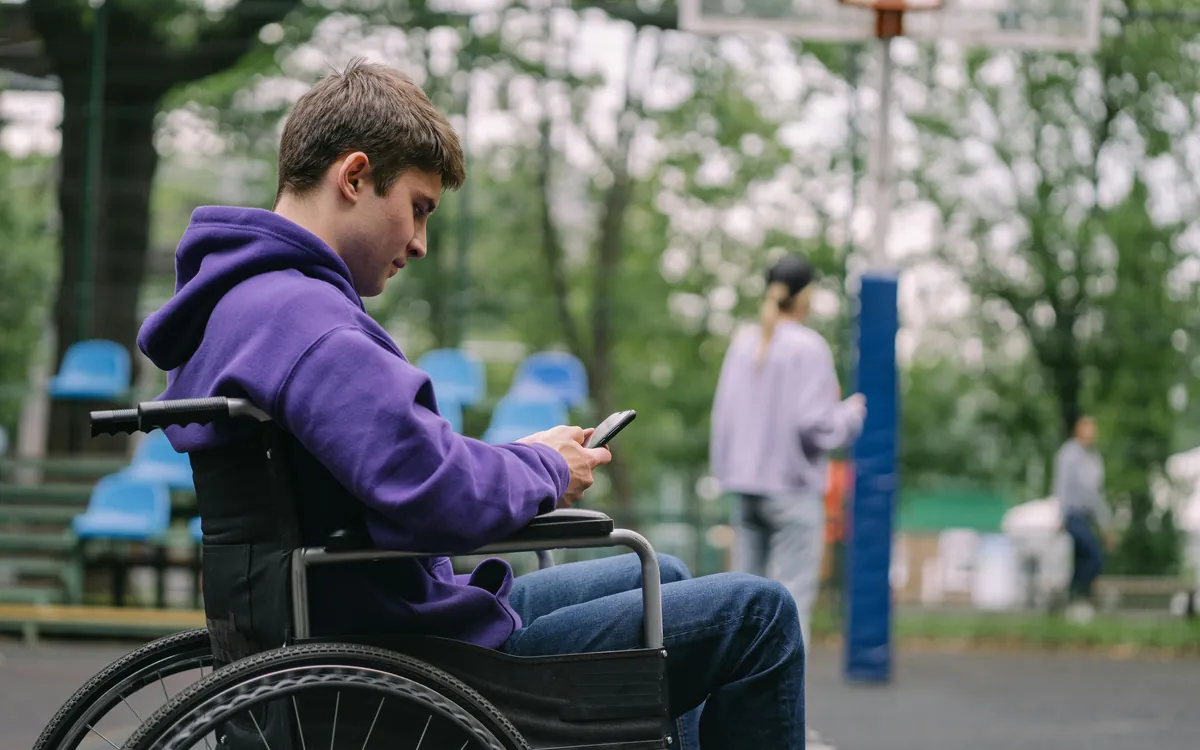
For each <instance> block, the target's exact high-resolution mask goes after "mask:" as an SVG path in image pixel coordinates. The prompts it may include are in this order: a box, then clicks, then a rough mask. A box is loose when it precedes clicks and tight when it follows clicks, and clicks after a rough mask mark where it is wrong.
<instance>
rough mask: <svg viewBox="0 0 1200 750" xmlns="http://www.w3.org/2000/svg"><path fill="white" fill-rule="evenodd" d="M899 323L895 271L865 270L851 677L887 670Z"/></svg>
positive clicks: (852, 539)
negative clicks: (863, 417)
mask: <svg viewBox="0 0 1200 750" xmlns="http://www.w3.org/2000/svg"><path fill="white" fill-rule="evenodd" d="M899 323H900V316H899V311H898V307H897V283H896V276H895V275H894V274H883V273H872V274H866V275H864V276H863V277H862V287H861V290H860V291H859V312H858V320H857V335H858V363H857V366H856V367H855V379H856V388H855V390H857V391H858V392H859V393H862V394H863V395H864V396H866V398H867V421H866V424H864V425H863V432H862V435H861V436H860V437H859V439H858V441H857V442H856V443H855V445H854V490H853V499H852V504H851V506H850V509H849V514H848V516H849V518H848V523H847V532H848V533H847V540H846V576H845V586H846V596H845V602H846V613H845V614H846V617H845V649H844V651H845V653H844V657H845V663H844V672H845V677H846V679H847V680H850V681H859V682H887V681H888V680H890V679H891V672H892V643H891V630H892V627H891V626H892V596H891V586H890V583H889V580H888V574H889V572H890V568H891V560H892V528H893V518H894V509H895V503H896V491H897V488H898V477H899V474H898V471H897V466H896V448H897V432H898V425H899V416H900V411H899V389H898V386H897V373H896V333H897V331H898V330H899Z"/></svg>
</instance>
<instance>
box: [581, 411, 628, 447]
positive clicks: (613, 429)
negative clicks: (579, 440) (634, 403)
mask: <svg viewBox="0 0 1200 750" xmlns="http://www.w3.org/2000/svg"><path fill="white" fill-rule="evenodd" d="M636 418H637V412H636V411H634V410H633V409H630V410H629V411H618V412H614V413H613V414H610V415H609V416H608V418H607V419H605V420H604V421H603V422H601V423H600V424H599V425H598V426H597V427H596V431H595V432H593V433H592V437H591V439H590V440H588V442H587V445H585V446H584V447H585V448H603V447H604V446H606V445H608V443H609V442H610V441H611V440H612V439H613V438H614V437H616V436H617V433H618V432H620V431H621V430H623V429H625V427H626V426H628V425H629V423H630V422H632V421H633V420H634V419H636Z"/></svg>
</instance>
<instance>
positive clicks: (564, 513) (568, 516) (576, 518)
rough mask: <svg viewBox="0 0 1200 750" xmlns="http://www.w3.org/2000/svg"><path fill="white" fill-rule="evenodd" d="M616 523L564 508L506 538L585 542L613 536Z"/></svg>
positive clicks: (595, 514) (594, 512) (592, 512)
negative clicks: (590, 538) (582, 539)
mask: <svg viewBox="0 0 1200 750" xmlns="http://www.w3.org/2000/svg"><path fill="white" fill-rule="evenodd" d="M614 528H615V524H614V523H613V520H612V519H611V518H609V517H608V516H606V515H604V514H603V513H601V512H600V511H598V510H584V509H583V508H560V509H559V510H552V511H550V512H549V513H545V514H543V515H540V516H534V519H533V520H532V521H530V522H529V525H528V526H526V527H525V528H523V529H521V530H520V531H518V532H517V533H515V534H513V535H511V536H509V537H506V538H505V539H504V541H505V542H546V541H555V540H560V539H581V538H586V537H597V536H605V535H606V534H611V533H612V531H613V529H614Z"/></svg>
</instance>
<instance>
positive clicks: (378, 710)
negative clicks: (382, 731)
mask: <svg viewBox="0 0 1200 750" xmlns="http://www.w3.org/2000/svg"><path fill="white" fill-rule="evenodd" d="M293 700H295V698H293ZM385 700H387V696H386V695H385V696H384V697H382V698H380V699H379V707H378V708H376V709H375V718H374V719H371V727H370V729H368V730H367V738H366V739H365V740H363V744H362V747H361V748H360V749H359V750H367V743H368V742H370V741H371V733H372V732H374V731H375V722H377V721H379V712H380V711H382V710H383V702H384V701H385Z"/></svg>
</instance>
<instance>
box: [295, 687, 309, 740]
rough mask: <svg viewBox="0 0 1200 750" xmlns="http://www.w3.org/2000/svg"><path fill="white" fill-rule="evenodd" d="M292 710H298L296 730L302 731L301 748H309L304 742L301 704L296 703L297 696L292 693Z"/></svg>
mask: <svg viewBox="0 0 1200 750" xmlns="http://www.w3.org/2000/svg"><path fill="white" fill-rule="evenodd" d="M292 710H293V711H295V712H296V731H297V732H299V733H300V750H308V747H307V746H305V744H304V726H303V723H302V722H301V721H300V706H298V705H296V696H295V695H294V694H293V695H292Z"/></svg>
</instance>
